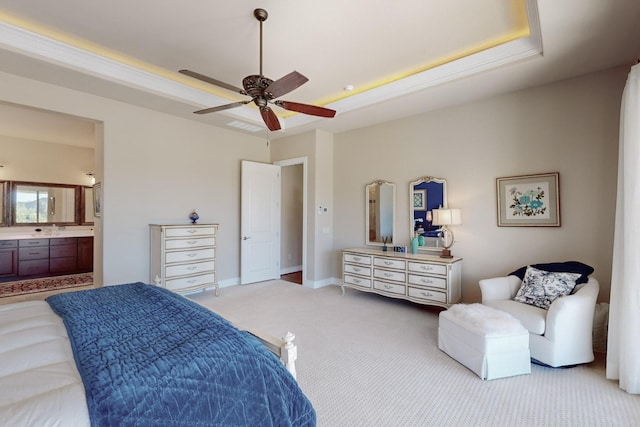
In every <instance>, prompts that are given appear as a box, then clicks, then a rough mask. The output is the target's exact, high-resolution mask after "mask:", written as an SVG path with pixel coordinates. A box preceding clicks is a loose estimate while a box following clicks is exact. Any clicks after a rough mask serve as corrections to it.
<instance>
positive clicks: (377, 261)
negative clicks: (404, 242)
mask: <svg viewBox="0 0 640 427" xmlns="http://www.w3.org/2000/svg"><path fill="white" fill-rule="evenodd" d="M373 265H376V266H378V267H386V268H395V269H398V270H404V269H405V268H407V263H406V261H405V260H403V259H391V258H378V257H375V258H374V259H373Z"/></svg>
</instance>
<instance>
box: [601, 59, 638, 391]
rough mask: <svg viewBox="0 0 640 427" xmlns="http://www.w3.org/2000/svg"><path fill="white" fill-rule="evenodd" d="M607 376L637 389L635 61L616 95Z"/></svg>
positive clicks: (633, 389)
mask: <svg viewBox="0 0 640 427" xmlns="http://www.w3.org/2000/svg"><path fill="white" fill-rule="evenodd" d="M607 378H609V379H613V380H619V383H620V388H621V389H623V390H626V391H627V392H628V393H634V394H640V64H637V65H635V66H633V67H632V68H631V72H630V73H629V77H628V78H627V84H626V86H625V88H624V93H623V95H622V110H621V112H620V146H619V153H618V196H617V201H616V224H615V235H614V241H613V266H612V272H611V297H610V305H609V338H608V341H607Z"/></svg>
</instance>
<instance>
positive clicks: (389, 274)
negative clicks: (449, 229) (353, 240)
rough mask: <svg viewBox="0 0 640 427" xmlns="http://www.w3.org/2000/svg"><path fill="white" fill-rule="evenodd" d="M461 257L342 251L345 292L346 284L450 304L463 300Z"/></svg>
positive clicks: (425, 302)
mask: <svg viewBox="0 0 640 427" xmlns="http://www.w3.org/2000/svg"><path fill="white" fill-rule="evenodd" d="M461 272H462V258H455V257H454V258H440V257H439V256H437V255H423V254H415V255H414V254H407V253H401V252H383V251H381V250H379V249H378V250H375V249H344V250H343V251H342V293H343V294H344V291H345V287H346V286H347V287H351V288H354V289H358V290H360V291H366V292H374V293H377V294H380V295H385V296H388V297H393V298H401V299H406V300H409V301H413V302H417V303H420V304H429V305H437V306H441V307H445V308H447V307H449V306H451V305H453V304H456V303H458V302H460V298H461Z"/></svg>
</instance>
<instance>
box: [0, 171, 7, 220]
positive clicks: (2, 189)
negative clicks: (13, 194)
mask: <svg viewBox="0 0 640 427" xmlns="http://www.w3.org/2000/svg"><path fill="white" fill-rule="evenodd" d="M6 207H7V183H6V182H5V181H0V227H6V226H7V214H6V211H5V208H6Z"/></svg>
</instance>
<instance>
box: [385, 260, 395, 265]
mask: <svg viewBox="0 0 640 427" xmlns="http://www.w3.org/2000/svg"><path fill="white" fill-rule="evenodd" d="M391 264H393V262H391V261H385V262H384V265H391Z"/></svg>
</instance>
